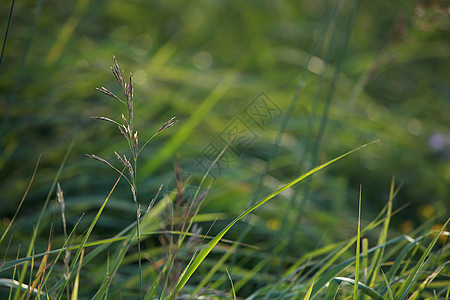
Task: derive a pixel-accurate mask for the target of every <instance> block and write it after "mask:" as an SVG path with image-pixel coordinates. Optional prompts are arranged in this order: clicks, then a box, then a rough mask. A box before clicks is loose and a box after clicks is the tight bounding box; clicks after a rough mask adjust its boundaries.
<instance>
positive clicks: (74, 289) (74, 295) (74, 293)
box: [71, 248, 84, 300]
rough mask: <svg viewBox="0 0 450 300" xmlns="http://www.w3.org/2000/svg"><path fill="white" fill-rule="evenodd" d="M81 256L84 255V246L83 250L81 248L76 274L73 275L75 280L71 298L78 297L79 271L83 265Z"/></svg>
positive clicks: (73, 299) (75, 299)
mask: <svg viewBox="0 0 450 300" xmlns="http://www.w3.org/2000/svg"><path fill="white" fill-rule="evenodd" d="M83 257H84V248H83V250H81V255H80V263H79V264H78V269H77V275H76V276H75V282H74V283H73V291H72V297H71V300H77V299H78V289H79V287H80V271H81V266H82V265H83Z"/></svg>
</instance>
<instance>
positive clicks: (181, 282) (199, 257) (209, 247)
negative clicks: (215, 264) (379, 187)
mask: <svg viewBox="0 0 450 300" xmlns="http://www.w3.org/2000/svg"><path fill="white" fill-rule="evenodd" d="M375 142H378V140H376V141H373V142H370V143H368V144H365V145H363V146H360V147H358V148H356V149H353V150H351V151H349V152H347V153H345V154H342V155H341V156H338V157H336V158H335V159H332V160H330V161H328V162H326V163H324V164H322V165H320V166H318V167H316V168H314V169H312V170H311V171H309V172H307V173H305V174H303V175H301V176H299V177H297V178H296V179H294V180H292V181H291V182H289V183H288V184H286V185H284V186H282V187H281V188H279V189H278V190H276V191H274V192H273V193H271V194H270V195H268V196H267V197H265V198H264V199H262V200H260V201H259V202H257V203H255V204H254V205H252V206H251V207H250V208H248V209H247V210H246V211H244V212H243V213H242V214H241V215H239V216H238V217H237V218H236V219H234V220H233V221H232V222H231V223H230V224H228V226H226V227H225V228H224V229H223V230H222V231H221V232H220V233H219V234H218V235H217V236H216V237H215V238H214V239H213V240H212V241H210V242H209V243H208V244H207V245H206V246H205V248H203V249H202V250H201V251H200V252H199V254H198V255H197V257H196V258H195V259H194V261H193V262H192V264H191V265H189V266H188V267H187V268H186V269H185V271H184V272H183V276H181V277H180V280H179V282H178V283H177V285H176V287H175V289H174V290H173V291H172V293H171V295H170V299H175V297H176V296H177V295H178V293H179V292H180V291H181V289H182V288H183V287H184V285H185V284H186V282H187V281H188V280H189V278H190V277H191V276H192V274H193V273H194V272H195V270H196V269H197V268H198V267H199V265H200V264H201V263H202V262H203V260H204V259H205V258H206V256H207V255H208V254H209V253H210V252H211V250H212V249H213V248H214V247H215V245H216V244H217V243H218V242H219V241H220V239H221V238H222V237H223V236H224V235H225V234H226V233H227V232H228V230H230V228H231V227H233V225H234V224H236V222H238V221H239V220H240V219H242V218H243V217H244V216H246V215H248V214H249V213H250V212H252V211H254V210H255V209H256V208H258V207H260V206H261V205H263V204H264V203H266V202H267V201H269V200H270V199H272V198H273V197H275V196H276V195H278V194H279V193H281V192H282V191H284V190H286V189H288V188H289V187H291V186H293V185H295V184H297V183H298V182H300V181H302V180H303V179H305V178H307V177H309V176H310V175H312V174H314V173H316V172H317V171H319V170H321V169H323V168H325V167H327V166H328V165H330V164H332V163H334V162H336V161H338V160H340V159H342V158H344V157H345V156H347V155H350V154H351V153H353V152H355V151H357V150H360V149H362V148H364V147H366V146H368V145H370V144H373V143H375Z"/></svg>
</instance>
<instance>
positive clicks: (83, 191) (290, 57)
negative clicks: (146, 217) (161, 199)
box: [0, 0, 450, 252]
mask: <svg viewBox="0 0 450 300" xmlns="http://www.w3.org/2000/svg"><path fill="white" fill-rule="evenodd" d="M355 9H357V11H356V15H354V11H355ZM448 9H449V2H448V1H406V0H405V1H403V0H402V1H378V2H377V1H375V2H374V1H361V3H359V5H358V4H355V3H354V2H352V1H339V3H335V2H332V1H135V0H134V1H118V0H91V1H90V0H77V1H71V2H67V1H39V0H38V1H18V2H16V3H15V7H14V12H13V15H12V22H11V26H10V30H9V36H8V39H7V44H6V49H5V53H4V57H3V61H2V64H1V65H0V112H1V116H2V120H1V122H2V123H1V125H2V127H1V133H0V134H1V154H0V190H1V193H0V201H1V222H2V227H4V226H6V224H7V223H8V222H9V220H10V218H11V217H12V215H13V214H14V211H15V209H16V208H17V205H18V203H19V201H20V199H21V197H22V195H23V193H24V192H25V190H26V187H27V185H28V182H29V180H30V178H31V174H32V171H33V168H34V165H35V163H36V161H37V159H38V157H39V155H42V158H41V162H40V165H39V169H38V172H37V175H36V179H35V180H34V182H33V185H32V187H31V190H30V192H29V194H28V196H27V199H26V200H25V204H24V206H23V208H22V210H21V213H20V218H19V222H18V223H17V224H16V227H15V232H16V233H17V234H16V235H15V238H17V239H19V240H21V239H23V240H24V241H26V240H27V234H30V233H31V232H32V224H33V223H34V222H35V220H36V219H37V215H38V213H39V210H40V207H41V206H42V203H43V201H44V199H45V197H46V195H47V193H48V190H49V188H50V185H51V182H52V180H53V178H54V176H55V174H56V172H57V170H58V167H59V164H60V163H61V161H62V159H63V157H64V155H65V153H66V151H67V149H68V147H69V144H70V143H71V141H72V140H74V141H75V145H74V147H73V149H72V151H71V152H70V153H69V159H68V163H67V165H66V167H65V169H64V170H63V173H62V176H61V178H60V180H59V182H60V184H61V187H62V189H63V190H64V195H65V197H66V203H67V204H66V206H67V208H66V214H67V218H68V222H69V226H70V225H73V224H74V222H75V221H76V220H77V219H78V217H79V216H80V215H81V214H82V213H87V216H85V217H84V221H85V222H86V224H89V221H90V220H91V219H92V218H91V216H92V214H94V213H95V212H96V208H97V207H98V206H99V205H100V204H101V203H102V201H103V200H104V198H105V197H106V195H107V194H108V192H109V190H110V188H111V187H112V185H113V184H114V182H115V179H116V177H117V174H116V173H114V171H112V170H111V169H109V168H108V167H107V166H106V165H102V164H100V163H99V162H97V161H95V160H92V159H89V158H88V157H86V156H85V154H86V153H93V154H96V155H98V156H101V157H103V158H105V159H108V160H110V161H114V162H117V161H116V160H115V155H114V151H118V152H120V153H125V151H126V150H127V145H126V142H125V141H124V140H123V137H122V135H121V134H120V132H119V131H118V130H117V128H115V127H114V126H113V125H112V124H110V123H107V122H102V121H97V120H93V119H91V118H90V117H91V116H106V117H110V118H114V119H119V120H120V115H121V113H126V111H125V110H124V109H123V107H122V106H121V105H120V103H118V102H117V101H116V102H114V101H113V100H111V99H110V98H108V97H106V96H104V95H102V94H101V93H98V92H96V91H95V88H96V87H101V86H105V87H107V88H108V89H110V90H112V91H114V92H115V93H117V94H120V89H119V87H118V85H117V83H116V82H115V80H114V78H113V76H112V74H111V72H110V69H109V68H110V66H112V64H113V60H112V56H113V55H115V56H116V58H117V60H118V62H119V64H120V66H121V68H122V69H124V70H125V73H128V72H131V73H133V76H134V80H135V127H136V129H138V130H139V135H140V141H141V143H142V142H143V141H145V140H146V138H149V137H150V136H151V135H152V134H153V133H154V132H156V131H157V130H158V129H159V128H160V126H161V125H162V124H163V123H164V122H166V121H167V120H169V119H170V118H171V117H173V116H176V118H177V119H178V120H179V122H178V123H177V124H176V125H175V126H174V127H173V128H170V129H168V130H166V131H164V132H163V133H161V134H160V135H159V136H158V137H157V138H156V139H155V140H154V141H152V142H151V143H150V145H149V147H148V148H146V149H145V150H144V151H143V152H142V156H141V161H140V164H139V167H138V172H139V175H138V176H139V187H140V190H139V199H140V201H141V202H142V203H143V205H147V204H148V203H149V201H150V200H151V198H152V197H153V195H154V193H155V192H156V190H157V188H158V187H159V185H160V184H164V189H163V192H164V193H169V192H171V191H172V189H173V187H174V179H173V176H174V175H173V174H174V173H173V164H174V161H176V160H177V159H179V161H180V164H181V166H182V169H183V174H185V176H186V177H188V176H190V177H191V181H190V183H191V184H192V185H195V183H196V182H197V181H196V180H197V179H198V178H200V177H201V176H202V175H203V173H204V170H203V169H202V168H201V167H200V166H199V165H198V163H197V160H196V158H198V157H199V156H201V155H202V153H204V150H205V147H207V146H208V145H210V143H211V142H213V143H214V144H215V145H217V147H218V148H220V149H221V148H222V147H224V145H225V144H224V143H223V141H222V140H221V139H220V136H221V133H223V132H224V130H225V129H226V128H228V127H227V126H229V125H230V121H232V120H233V118H235V117H241V118H242V120H243V122H244V123H245V124H246V126H247V127H249V128H251V130H253V132H254V133H255V134H256V135H257V138H256V139H255V140H254V141H253V142H252V143H251V144H250V145H249V147H248V148H246V149H245V151H243V152H242V153H240V155H236V154H235V153H233V152H232V151H230V149H229V150H227V152H226V157H227V158H228V161H227V165H226V167H225V168H224V169H223V170H222V172H221V173H220V174H218V176H216V180H215V181H214V183H213V185H212V188H211V191H210V193H209V195H208V197H207V198H206V202H205V204H204V207H203V208H202V212H203V213H213V215H212V216H211V217H210V218H209V219H208V220H207V222H205V223H204V224H203V223H202V224H201V225H202V226H204V228H208V224H210V222H211V221H212V220H214V219H215V218H216V217H217V218H218V221H217V222H216V225H215V226H214V227H213V229H212V231H211V233H214V232H217V231H218V230H219V229H220V228H222V227H223V225H224V224H226V223H227V222H228V221H229V220H230V219H232V218H234V217H235V216H237V215H238V214H239V213H240V212H242V211H243V210H244V209H245V208H247V207H248V206H249V205H250V203H251V202H252V200H253V199H255V198H256V199H260V198H262V197H263V196H265V195H267V194H268V193H270V192H271V191H272V190H274V189H275V188H277V187H278V186H280V184H282V183H286V182H287V181H289V180H291V179H293V178H294V177H296V176H298V175H300V174H301V172H305V171H307V170H308V169H310V168H311V167H313V166H316V165H318V164H319V163H323V162H325V161H327V160H329V159H331V158H334V157H336V156H337V155H339V154H342V153H344V152H346V151H348V150H350V149H353V148H355V147H357V146H360V145H362V144H364V143H366V142H370V141H372V140H375V139H381V141H380V142H379V143H377V144H375V145H371V146H370V147H367V148H365V149H363V150H361V151H359V152H357V153H355V154H353V155H351V156H350V157H347V158H345V160H342V161H339V162H338V163H336V164H335V165H332V166H331V167H329V168H327V169H326V170H325V171H322V172H320V174H317V175H315V176H313V178H312V179H311V180H310V181H309V182H308V183H306V184H302V185H299V186H297V187H296V188H295V189H293V190H290V191H289V192H288V193H286V194H283V196H282V197H277V198H276V199H274V200H273V201H272V202H270V203H267V204H266V205H265V206H264V207H262V208H261V209H259V210H258V211H257V212H256V214H254V218H250V219H248V220H247V222H248V223H250V224H251V225H252V226H253V227H252V228H253V229H252V231H251V234H250V235H249V236H248V237H247V238H246V239H245V241H246V242H248V243H251V244H256V245H259V246H262V247H267V248H269V249H271V247H272V246H273V245H274V244H276V243H278V241H279V240H280V239H283V238H286V235H287V233H289V234H288V236H289V238H290V240H291V242H292V249H295V251H300V252H302V251H308V250H311V249H314V248H315V247H316V246H317V245H318V244H324V243H325V244H326V243H329V242H332V241H339V240H341V239H342V238H345V237H348V236H350V235H353V234H354V232H355V224H356V215H357V201H358V193H359V187H360V185H362V199H363V204H362V211H363V222H367V221H370V220H372V219H373V218H374V217H375V216H376V215H377V213H378V212H379V211H380V210H381V209H382V207H383V206H384V205H385V204H386V201H387V199H388V192H389V186H390V182H391V179H392V177H393V176H395V180H396V184H397V185H400V184H402V187H401V190H400V192H399V194H398V195H397V197H396V200H395V201H394V206H395V208H394V209H397V208H400V207H404V206H405V205H408V206H407V207H406V208H404V209H403V210H402V211H401V212H400V213H398V214H397V215H396V216H395V217H394V218H393V220H392V222H393V223H392V226H393V233H392V234H394V233H396V232H397V233H400V232H404V233H408V232H411V230H413V228H417V227H418V226H420V225H421V224H422V223H424V222H425V221H427V220H429V221H430V222H431V223H436V224H439V222H441V221H442V220H443V219H445V218H446V217H448V215H449V211H448V208H449V207H450V200H449V198H450V189H449V184H450V163H449V159H450V126H449V125H450V101H449V99H450V90H449V78H450V68H449V63H450V61H449V58H450V55H449V53H450V51H449V28H450V18H449V16H448V14H449V11H448ZM9 11H10V7H9V5H8V3H7V2H6V1H3V2H2V5H1V7H0V16H1V18H0V25H1V26H0V28H1V30H2V34H4V32H5V29H6V26H7V21H8V15H9ZM353 15H354V16H355V18H354V20H353V19H352V18H353V17H352V16H353ZM352 22H353V23H352ZM349 28H350V29H349ZM3 36H4V35H2V37H3ZM347 37H349V39H348V42H347ZM336 74H338V75H339V76H338V77H335V76H336ZM299 82H301V83H302V84H303V87H302V88H301V90H300V94H299V96H298V97H296V96H295V91H296V88H297V85H298V84H299ZM261 91H265V93H266V94H267V95H268V96H269V97H270V99H272V100H273V101H274V102H275V103H276V105H278V107H279V108H280V109H281V111H282V114H281V115H280V116H278V117H276V118H274V119H273V120H271V121H270V122H269V123H268V124H266V125H265V126H264V127H263V128H261V127H258V125H257V124H255V123H254V122H252V120H251V119H249V118H248V117H246V115H245V111H244V110H245V108H246V107H247V105H250V104H251V103H252V101H253V100H254V99H255V97H257V95H258V94H259V93H260V92H261ZM292 99H297V100H296V102H295V106H294V107H293V108H291V107H290V105H291V103H292ZM287 117H289V118H288V119H286V118H287ZM283 122H286V123H285V124H286V128H285V130H284V132H283V133H282V135H281V139H280V143H279V147H278V149H277V151H276V153H275V157H272V158H271V161H270V168H269V172H268V174H266V175H265V176H264V179H263V181H262V185H259V184H258V182H259V180H260V176H261V174H263V173H264V168H265V166H266V161H267V159H268V158H270V157H271V153H273V144H274V142H275V141H276V139H277V136H278V135H279V132H280V128H281V127H282V124H283ZM321 124H323V125H321ZM321 126H324V127H322V129H321ZM210 178H211V177H210ZM305 190H306V191H307V192H305ZM255 193H257V194H256V196H255ZM294 193H298V195H297V197H296V198H295V199H292V197H291V195H292V194H294ZM52 199H56V198H55V197H53V198H52ZM51 209H55V211H56V209H57V203H56V200H54V201H52V204H51ZM214 214H216V215H214ZM48 216H49V218H55V219H57V220H56V221H55V222H57V224H58V222H60V221H59V218H58V217H53V213H52V212H49V213H48ZM134 217H135V214H134V204H133V202H132V199H131V195H130V193H129V188H128V187H127V185H126V184H125V182H122V183H121V185H120V186H119V189H118V190H117V192H115V193H114V195H113V198H112V199H111V202H110V203H108V207H107V209H106V211H105V212H104V214H103V216H102V217H101V218H100V221H99V224H98V227H96V230H95V232H94V233H95V234H98V235H102V234H105V235H107V236H111V235H112V233H115V232H118V231H120V230H121V229H123V228H124V227H125V226H126V225H127V224H129V223H130V222H132V221H133V218H134ZM246 225H247V224H246V223H240V224H238V225H237V227H236V228H235V229H234V230H232V231H231V232H230V234H229V235H227V237H229V238H230V239H233V238H236V237H237V236H238V235H239V232H240V230H241V229H242V228H243V227H244V226H246ZM336 228H339V230H336ZM57 230H59V229H57ZM292 230H293V231H292ZM203 232H205V230H204V231H203ZM45 243H46V238H45V237H43V244H45Z"/></svg>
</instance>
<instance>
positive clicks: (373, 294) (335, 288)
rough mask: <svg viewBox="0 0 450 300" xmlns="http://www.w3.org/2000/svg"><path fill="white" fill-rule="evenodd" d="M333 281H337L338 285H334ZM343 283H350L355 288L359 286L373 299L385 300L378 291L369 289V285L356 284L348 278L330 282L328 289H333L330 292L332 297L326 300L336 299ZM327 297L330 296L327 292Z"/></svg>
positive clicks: (339, 278) (335, 279) (337, 278)
mask: <svg viewBox="0 0 450 300" xmlns="http://www.w3.org/2000/svg"><path fill="white" fill-rule="evenodd" d="M333 281H335V282H336V283H337V284H333V285H332V282H333ZM343 282H346V283H350V284H352V285H353V286H358V289H359V291H361V292H362V293H364V294H365V295H367V296H369V297H370V298H371V299H375V300H383V297H382V296H381V295H380V294H379V293H377V291H375V290H374V289H371V288H370V287H368V286H367V285H365V284H364V283H362V282H358V283H355V280H354V279H351V278H347V277H335V278H333V279H332V280H331V282H330V285H329V287H328V288H332V289H331V291H330V295H329V297H325V299H327V300H328V299H335V298H336V294H337V291H338V289H339V286H340V285H341V283H343ZM327 295H328V292H327ZM354 299H355V298H354Z"/></svg>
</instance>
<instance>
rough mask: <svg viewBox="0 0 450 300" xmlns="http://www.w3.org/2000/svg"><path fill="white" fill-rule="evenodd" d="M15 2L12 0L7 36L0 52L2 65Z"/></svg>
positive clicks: (0, 63)
mask: <svg viewBox="0 0 450 300" xmlns="http://www.w3.org/2000/svg"><path fill="white" fill-rule="evenodd" d="M15 2H16V1H15V0H12V1H11V8H10V9H9V17H8V22H7V23H6V31H5V37H4V38H3V45H2V52H1V54H0V66H1V65H2V61H3V54H4V53H5V48H6V40H7V39H8V32H9V26H10V25H11V18H12V14H13V11H14V3H15Z"/></svg>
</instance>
